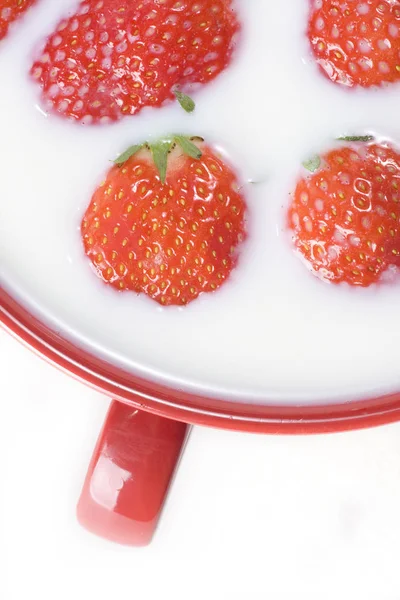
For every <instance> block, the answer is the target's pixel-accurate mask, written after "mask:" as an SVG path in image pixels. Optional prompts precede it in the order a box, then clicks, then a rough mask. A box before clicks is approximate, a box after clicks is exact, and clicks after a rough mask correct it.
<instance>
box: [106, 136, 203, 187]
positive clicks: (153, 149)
mask: <svg viewBox="0 0 400 600" xmlns="http://www.w3.org/2000/svg"><path fill="white" fill-rule="evenodd" d="M194 141H197V142H203V141H204V140H203V138H201V137H198V136H191V137H188V136H185V135H178V134H174V135H171V136H167V137H164V138H161V139H159V140H156V141H154V142H143V143H142V144H134V145H133V146H130V147H129V148H127V149H126V150H125V152H123V153H122V154H120V155H119V156H118V157H117V158H116V159H115V160H114V161H113V162H114V164H115V165H116V166H118V167H120V166H122V165H123V164H125V163H126V161H127V160H129V159H130V158H131V157H132V156H134V155H135V154H137V153H138V152H139V151H140V150H143V149H144V150H148V151H149V152H150V153H151V156H152V159H153V161H154V165H155V167H156V169H157V171H158V174H159V177H160V181H161V183H163V184H164V183H165V180H166V177H167V167H168V157H169V155H170V154H171V152H172V151H173V150H174V149H175V148H176V146H179V148H180V150H181V151H182V152H183V154H185V155H186V156H189V157H190V158H194V159H195V160H199V159H200V158H201V157H202V154H203V153H202V151H201V150H200V148H199V147H198V146H197V145H196V144H195V143H194Z"/></svg>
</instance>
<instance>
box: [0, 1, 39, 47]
mask: <svg viewBox="0 0 400 600" xmlns="http://www.w3.org/2000/svg"><path fill="white" fill-rule="evenodd" d="M35 2H36V0H0V40H1V39H2V38H4V37H5V36H6V35H7V32H8V28H9V26H10V24H11V23H13V22H14V21H16V20H17V19H18V18H19V17H20V16H21V15H22V13H24V12H25V11H26V10H28V8H29V7H30V6H32V4H34V3H35Z"/></svg>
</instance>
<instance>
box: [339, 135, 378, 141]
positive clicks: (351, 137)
mask: <svg viewBox="0 0 400 600" xmlns="http://www.w3.org/2000/svg"><path fill="white" fill-rule="evenodd" d="M337 139H338V141H339V142H372V140H374V139H375V138H374V136H373V135H344V136H342V137H339V138H337Z"/></svg>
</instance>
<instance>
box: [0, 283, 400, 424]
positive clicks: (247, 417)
mask: <svg viewBox="0 0 400 600" xmlns="http://www.w3.org/2000/svg"><path fill="white" fill-rule="evenodd" d="M0 322H1V323H2V324H3V326H4V327H5V328H6V329H7V330H8V331H10V332H11V333H12V334H13V335H15V336H16V337H18V338H19V339H20V340H22V341H23V342H24V343H25V344H27V345H28V346H30V347H31V348H32V349H33V350H34V351H35V352H36V353H38V354H40V355H42V356H43V357H44V358H46V359H47V360H48V361H49V362H51V363H53V364H54V365H56V366H58V367H59V368H60V369H62V370H63V371H65V372H67V373H69V374H71V375H72V376H74V377H76V378H77V379H79V380H81V381H83V382H85V383H87V384H88V385H90V386H92V387H94V388H96V389H97V390H99V391H102V392H104V393H105V394H107V395H109V396H110V397H112V398H115V399H118V400H120V401H122V402H125V403H127V404H130V405H131V406H134V407H135V408H139V409H141V410H144V411H148V412H152V413H154V414H157V415H160V416H163V417H167V418H170V419H174V420H177V421H182V422H186V423H193V424H201V425H208V426H213V427H221V428H225V429H233V430H241V431H250V432H258V433H281V434H282V433H287V434H289V433H290V434H301V433H323V432H333V431H344V430H350V429H357V428H363V427H370V426H376V425H381V424H384V423H389V422H392V421H397V420H399V419H400V394H392V395H387V396H382V397H379V398H374V399H368V400H364V401H357V402H350V401H349V402H348V403H345V404H332V405H320V406H293V407H282V406H273V405H264V406H260V405H254V404H251V403H248V404H246V403H239V402H228V401H222V400H216V399H212V398H207V397H201V396H198V395H194V394H188V393H185V392H183V391H180V390H174V389H170V388H166V387H164V386H162V385H160V384H158V383H154V382H151V381H146V380H144V379H141V378H139V377H136V376H134V375H132V374H131V373H127V372H124V371H123V370H122V369H120V368H119V367H117V366H115V365H111V364H109V363H107V362H106V361H104V360H101V359H99V358H97V357H96V356H94V355H91V354H90V353H89V352H87V351H85V350H83V349H82V348H79V347H77V346H74V345H73V344H71V343H70V342H69V341H67V340H65V339H63V338H62V337H61V336H60V335H58V334H57V333H55V332H54V331H52V330H51V329H49V327H47V326H46V325H45V324H44V323H42V322H40V321H39V320H38V319H36V318H35V317H33V316H32V315H31V314H30V313H29V312H28V311H27V310H26V309H25V308H24V307H23V306H21V305H20V304H18V303H17V302H16V301H15V300H14V299H13V298H12V297H11V296H10V295H9V294H7V293H6V292H5V290H3V289H1V288H0Z"/></svg>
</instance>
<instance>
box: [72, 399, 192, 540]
mask: <svg viewBox="0 0 400 600" xmlns="http://www.w3.org/2000/svg"><path fill="white" fill-rule="evenodd" d="M187 433H188V425H186V424H185V423H179V422H177V421H171V420H168V419H164V418H162V417H157V416H155V415H152V414H150V413H146V412H142V411H139V410H135V409H133V408H132V407H129V406H127V405H125V404H121V403H120V402H115V401H113V402H112V403H111V406H110V410H109V412H108V415H107V418H106V421H105V423H104V427H103V430H102V432H101V434H100V437H99V439H98V442H97V445H96V448H95V451H94V454H93V457H92V460H91V463H90V466H89V469H88V473H87V476H86V480H85V483H84V486H83V490H82V494H81V497H80V499H79V503H78V519H79V522H80V523H81V524H82V525H83V526H84V527H86V528H87V529H88V530H89V531H91V532H93V533H95V534H97V535H100V536H102V537H105V538H107V539H109V540H112V541H114V542H118V543H120V544H127V545H132V546H145V545H146V544H149V543H150V541H151V538H152V536H153V533H154V530H155V528H156V526H157V521H158V518H159V516H160V512H161V509H162V506H163V503H164V500H165V497H166V494H167V491H168V488H169V484H170V482H171V478H172V476H173V474H174V471H175V467H176V465H177V463H178V461H179V458H180V456H181V453H182V449H183V446H184V442H185V440H186V437H187Z"/></svg>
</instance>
